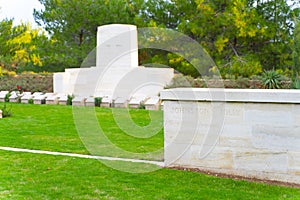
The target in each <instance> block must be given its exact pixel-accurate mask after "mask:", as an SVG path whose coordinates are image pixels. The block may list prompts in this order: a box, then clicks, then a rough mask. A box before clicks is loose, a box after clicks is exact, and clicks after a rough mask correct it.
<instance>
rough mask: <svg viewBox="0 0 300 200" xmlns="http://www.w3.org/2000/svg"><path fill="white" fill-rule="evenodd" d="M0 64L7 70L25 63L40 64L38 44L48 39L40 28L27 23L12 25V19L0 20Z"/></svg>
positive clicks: (22, 65) (15, 68) (16, 68)
mask: <svg viewBox="0 0 300 200" xmlns="http://www.w3.org/2000/svg"><path fill="white" fill-rule="evenodd" d="M0 33H1V34H0V45H1V49H0V64H1V66H2V67H4V68H7V69H8V70H18V68H20V67H24V66H26V65H32V66H37V67H38V66H39V67H40V66H42V65H43V62H42V59H41V56H43V55H41V51H40V48H39V45H40V44H41V43H45V42H47V41H48V38H47V37H46V36H45V33H44V32H43V31H42V30H41V29H39V28H38V29H32V27H31V25H30V24H29V23H27V24H21V25H17V26H13V20H12V19H10V20H9V19H5V20H3V21H1V22H0Z"/></svg>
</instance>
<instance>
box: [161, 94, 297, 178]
mask: <svg viewBox="0 0 300 200" xmlns="http://www.w3.org/2000/svg"><path fill="white" fill-rule="evenodd" d="M161 99H162V100H163V101H164V131H165V136H164V137H165V165H166V166H170V167H171V166H179V167H190V168H199V169H203V170H209V171H212V172H218V173H226V174H233V175H239V176H246V177H255V178H260V179H268V180H278V181H284V182H291V183H298V184H299V183H300V91H297V90H251V89H190V88H178V89H170V90H164V91H162V92H161Z"/></svg>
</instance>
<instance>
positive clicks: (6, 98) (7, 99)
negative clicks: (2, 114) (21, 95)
mask: <svg viewBox="0 0 300 200" xmlns="http://www.w3.org/2000/svg"><path fill="white" fill-rule="evenodd" d="M10 96H11V94H10V93H7V94H6V95H5V97H4V101H5V102H9V97H10Z"/></svg>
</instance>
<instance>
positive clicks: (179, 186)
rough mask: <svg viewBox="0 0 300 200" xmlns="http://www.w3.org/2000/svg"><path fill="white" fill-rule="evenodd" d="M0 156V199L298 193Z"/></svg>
mask: <svg viewBox="0 0 300 200" xmlns="http://www.w3.org/2000/svg"><path fill="white" fill-rule="evenodd" d="M0 154H1V156H0V199H14V200H15V199H16V200H18V199H20V200H23V199H34V200H35V199H43V200H44V199H45V200H46V199H243V200H244V199H272V200H276V199H300V191H299V189H293V188H284V187H279V186H270V185H265V184H260V183H249V182H246V181H235V180H231V179H221V178H216V177H211V176H208V175H202V174H199V173H195V172H187V171H177V170H170V169H161V170H158V171H155V172H151V173H144V174H134V173H126V172H120V171H116V170H114V169H111V168H108V167H106V166H104V165H103V164H101V163H100V162H99V161H97V160H92V159H82V158H70V157H64V156H50V155H38V154H30V153H16V152H5V151H0ZM121 164H122V163H121ZM123 164H124V165H126V164H127V163H123ZM136 165H137V167H147V166H146V165H145V164H136Z"/></svg>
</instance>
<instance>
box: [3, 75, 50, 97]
mask: <svg viewBox="0 0 300 200" xmlns="http://www.w3.org/2000/svg"><path fill="white" fill-rule="evenodd" d="M18 85H19V86H21V87H22V89H23V90H24V91H30V92H45V93H46V92H53V76H52V74H47V75H41V74H21V75H17V76H15V77H12V76H1V77H0V91H1V90H7V91H13V90H15V89H16V87H17V86H18Z"/></svg>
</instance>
